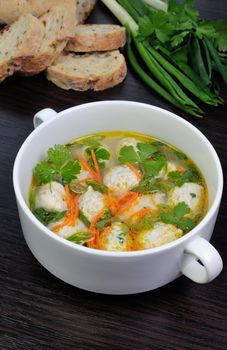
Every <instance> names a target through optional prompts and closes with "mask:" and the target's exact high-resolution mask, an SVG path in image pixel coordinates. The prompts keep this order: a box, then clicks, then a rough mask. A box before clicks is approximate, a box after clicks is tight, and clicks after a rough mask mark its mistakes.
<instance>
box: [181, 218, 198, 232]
mask: <svg viewBox="0 0 227 350" xmlns="http://www.w3.org/2000/svg"><path fill="white" fill-rule="evenodd" d="M178 226H179V227H180V228H181V230H183V231H190V230H192V229H193V228H194V227H195V223H194V221H193V220H192V219H185V220H181V221H180V222H179V223H178Z"/></svg>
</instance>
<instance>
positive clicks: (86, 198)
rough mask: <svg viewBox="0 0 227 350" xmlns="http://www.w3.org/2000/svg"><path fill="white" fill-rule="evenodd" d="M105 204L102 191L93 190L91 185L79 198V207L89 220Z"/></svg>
mask: <svg viewBox="0 0 227 350" xmlns="http://www.w3.org/2000/svg"><path fill="white" fill-rule="evenodd" d="M105 206H106V203H105V197H104V195H103V194H102V193H100V192H98V191H94V190H93V188H92V187H91V186H89V187H88V189H87V191H86V192H85V193H83V194H82V196H81V197H80V199H79V209H80V210H81V211H82V212H83V214H84V215H85V216H86V218H87V219H88V220H89V221H92V220H93V219H94V217H95V216H96V215H97V214H98V213H100V212H101V210H103V209H104V208H105Z"/></svg>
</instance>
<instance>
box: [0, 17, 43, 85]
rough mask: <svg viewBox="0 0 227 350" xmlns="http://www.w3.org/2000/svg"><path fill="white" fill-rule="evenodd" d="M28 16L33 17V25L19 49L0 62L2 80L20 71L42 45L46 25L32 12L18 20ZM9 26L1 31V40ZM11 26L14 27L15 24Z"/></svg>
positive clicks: (0, 77)
mask: <svg viewBox="0 0 227 350" xmlns="http://www.w3.org/2000/svg"><path fill="white" fill-rule="evenodd" d="M27 16H30V17H31V18H30V19H31V27H30V28H28V30H27V33H26V34H25V35H24V36H23V38H22V40H21V41H20V42H19V45H18V46H17V51H16V52H15V53H14V54H13V55H12V56H11V57H10V58H9V59H7V58H6V59H5V61H3V62H2V63H1V64H0V82H1V81H3V80H4V79H5V78H7V77H8V76H10V75H12V74H13V73H15V72H16V71H18V70H19V69H20V68H21V67H22V65H23V64H25V63H26V62H27V61H29V60H30V59H31V58H32V57H34V56H35V55H36V53H37V50H38V49H39V47H40V45H41V42H42V39H43V35H44V27H43V25H42V23H41V22H40V21H39V20H38V19H37V18H35V17H33V16H32V15H30V14H28V15H24V16H22V17H21V18H20V19H19V20H18V21H23V20H26V17H27ZM9 28H10V27H7V28H5V29H4V30H3V31H2V32H1V36H0V40H1V39H2V40H4V33H5V31H7V30H8V29H9ZM11 28H13V25H12V26H11Z"/></svg>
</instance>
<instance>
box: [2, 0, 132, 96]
mask: <svg viewBox="0 0 227 350" xmlns="http://www.w3.org/2000/svg"><path fill="white" fill-rule="evenodd" d="M94 6H95V0H48V1H46V0H7V1H3V0H0V22H1V23H7V26H5V27H4V28H3V30H2V32H1V33H0V81H3V80H4V79H5V78H7V77H8V76H10V75H12V74H13V73H15V72H19V74H21V75H25V76H31V75H35V74H38V73H40V72H42V71H46V72H47V79H49V80H50V81H52V82H53V83H54V84H56V85H57V86H59V87H61V88H63V89H74V90H77V91H85V90H88V89H91V90H96V91H98V90H105V89H107V88H110V87H113V86H115V85H117V84H119V83H121V82H122V81H123V80H124V78H125V76H126V72H127V68H126V63H125V59H124V56H123V55H122V54H121V53H120V51H119V49H120V48H121V47H123V46H124V44H125V41H126V36H125V29H124V28H123V27H121V26H118V25H108V24H83V23H84V21H85V20H86V18H87V17H88V16H89V14H90V13H91V11H92V10H93V8H94Z"/></svg>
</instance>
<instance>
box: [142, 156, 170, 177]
mask: <svg viewBox="0 0 227 350" xmlns="http://www.w3.org/2000/svg"><path fill="white" fill-rule="evenodd" d="M165 165H166V160H165V159H158V160H147V161H145V162H144V163H143V167H144V171H145V172H146V174H147V175H149V176H157V175H158V174H159V172H160V171H161V170H162V168H163V167H164V166H165Z"/></svg>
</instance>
